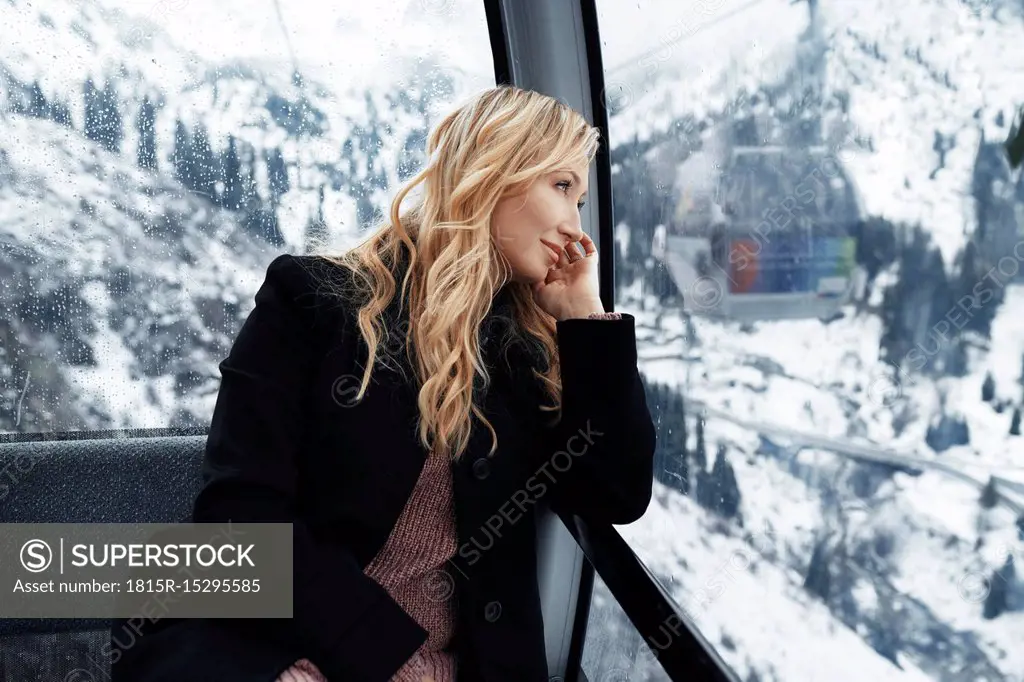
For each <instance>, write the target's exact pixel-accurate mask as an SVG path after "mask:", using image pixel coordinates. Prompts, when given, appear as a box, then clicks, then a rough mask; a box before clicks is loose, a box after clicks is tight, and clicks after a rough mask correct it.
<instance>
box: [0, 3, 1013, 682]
mask: <svg viewBox="0 0 1024 682" xmlns="http://www.w3.org/2000/svg"><path fill="white" fill-rule="evenodd" d="M879 17H884V21H879ZM1022 34H1024V7H1022V6H1021V5H1020V3H1015V2H1010V1H1006V2H1002V1H993V2H968V1H965V0H907V1H906V2H903V3H892V2H887V1H885V0H859V1H858V2H843V1H842V0H807V1H805V2H794V1H792V0H753V1H751V2H739V1H738V0H737V1H736V2H733V1H732V0H723V1H721V2H709V1H707V0H673V1H669V0H638V1H637V2H628V3H627V2H620V0H514V1H513V0H398V1H397V2H395V1H391V2H383V1H381V0H366V1H365V2H361V3H334V4H333V5H332V4H327V5H324V4H305V3H298V2H292V1H290V0H273V1H272V2H267V3H256V4H253V3H248V2H247V3H243V2H242V1H241V0H219V1H218V2H216V3H161V2H154V3H145V2H142V3H140V2H129V1H127V0H90V1H89V2H73V1H71V0H33V1H32V2H28V0H8V1H7V2H0V36H2V39H0V308H2V310H3V312H2V314H0V470H2V471H3V476H2V478H0V521H2V522H3V523H4V524H5V526H4V532H3V533H0V538H4V539H6V545H5V547H4V551H5V552H6V553H5V555H4V557H5V559H6V560H0V576H2V583H3V584H2V585H0V587H2V589H3V590H5V592H4V596H3V598H0V682H101V681H103V680H110V679H111V677H110V676H111V666H112V663H116V661H115V660H114V659H115V658H117V657H120V656H123V655H131V649H132V647H133V643H134V642H135V641H136V640H135V637H136V636H137V635H138V634H139V632H140V631H142V630H146V629H148V628H151V627H154V626H157V624H158V622H159V620H160V619H161V617H162V614H163V615H166V612H165V611H162V610H161V608H156V607H154V604H156V602H153V603H152V604H150V605H149V606H148V607H147V608H145V609H140V610H139V611H137V612H136V611H132V612H131V613H122V612H120V611H117V610H116V605H115V604H114V603H113V601H104V599H105V596H104V595H100V594H93V595H81V594H78V595H73V596H74V598H72V595H60V594H57V595H49V594H42V593H39V594H32V595H29V594H25V593H24V592H25V591H24V585H23V586H22V590H21V591H19V589H18V587H17V585H18V581H22V583H32V584H41V583H43V582H45V581H47V580H49V579H50V578H53V579H54V580H56V581H58V582H59V581H60V576H61V575H63V574H62V573H59V572H58V571H63V570H65V569H66V565H65V564H64V563H59V564H58V563H56V562H54V561H52V559H53V558H54V553H53V550H54V548H50V547H49V545H46V546H47V547H48V548H49V549H50V554H49V555H46V554H45V552H44V551H43V544H44V543H42V540H41V538H43V537H50V536H49V535H46V534H47V533H51V532H56V531H55V528H57V527H56V526H51V525H37V524H86V527H88V528H95V529H96V530H97V532H99V531H100V529H101V526H99V525H98V524H117V526H118V527H121V525H122V524H132V525H133V527H134V526H138V525H139V524H166V525H169V526H171V527H173V528H178V527H181V528H184V527H186V526H187V522H188V521H189V519H190V518H191V514H192V510H193V503H194V502H195V501H196V497H197V494H198V491H199V490H200V488H201V485H202V482H203V476H202V469H201V467H202V464H203V460H204V452H205V451H206V448H207V447H208V446H209V442H208V440H209V436H210V433H211V428H210V427H211V415H212V414H213V409H214V405H215V401H216V398H217V395H218V388H219V386H220V384H221V381H222V374H221V373H220V371H219V366H220V363H221V362H222V361H223V360H224V359H225V358H226V357H227V355H228V352H229V351H230V349H231V348H232V344H233V343H234V341H235V340H236V338H238V336H239V333H240V330H241V329H242V328H243V323H245V322H246V320H247V319H248V318H249V316H250V314H251V312H252V311H253V309H254V305H255V301H254V297H255V294H256V292H257V290H258V288H259V285H260V283H261V281H262V279H263V276H264V274H265V273H266V271H267V267H268V265H269V264H270V263H271V262H272V261H273V260H274V259H275V258H276V257H278V256H279V255H281V254H284V253H289V254H307V253H312V252H313V251H314V250H317V249H320V250H323V249H326V250H327V251H328V252H333V253H340V252H341V251H342V250H344V249H347V248H350V247H352V246H354V245H356V244H358V243H360V242H361V241H362V240H363V239H365V238H366V237H367V236H368V234H369V230H370V228H372V227H373V226H375V225H378V224H379V222H380V220H381V219H382V218H383V217H384V216H387V215H388V214H389V213H388V212H389V210H390V205H389V199H390V197H391V196H393V193H394V192H395V191H396V189H397V188H398V187H399V186H400V185H401V184H402V183H404V182H405V181H406V180H407V179H409V178H410V177H412V176H414V175H415V174H416V173H417V172H418V171H419V170H420V169H422V168H423V167H424V166H425V164H426V163H427V161H428V158H427V147H426V144H427V135H428V132H429V131H430V130H432V129H433V128H434V126H436V125H437V124H438V123H439V121H440V120H441V118H442V117H443V116H444V115H445V114H446V113H447V112H449V111H451V110H452V109H453V108H454V107H455V106H456V105H457V104H458V103H460V102H463V101H466V99H467V98H469V97H471V96H472V95H473V94H474V93H477V92H479V91H481V90H482V89H485V88H490V87H492V86H494V85H497V84H512V85H516V86H519V87H521V88H525V89H529V90H535V91H537V92H540V93H543V94H545V95H550V96H552V97H555V98H557V99H559V100H560V101H562V102H563V103H565V104H567V105H569V106H570V107H572V108H573V109H575V110H576V111H578V112H580V113H581V114H582V115H583V116H584V117H585V118H586V120H587V121H588V122H589V123H590V124H591V125H593V126H595V127H596V128H597V129H598V130H599V132H600V138H601V139H600V142H601V144H600V147H599V149H598V151H597V154H596V157H595V159H594V161H593V163H592V164H591V165H590V168H589V177H588V178H587V183H586V184H587V185H588V187H589V193H588V197H587V199H586V202H585V203H583V202H581V203H582V205H581V206H580V207H579V209H578V210H579V214H580V223H581V227H582V229H583V231H584V232H585V233H586V234H587V235H588V236H589V237H590V238H591V239H592V240H593V242H594V245H595V247H596V249H597V251H598V252H599V253H600V254H601V257H600V259H599V261H598V264H597V266H596V268H597V275H598V280H599V283H600V297H601V302H602V304H603V308H604V310H605V311H616V312H621V313H628V314H629V315H630V316H632V321H631V322H630V324H631V325H633V329H634V330H635V336H636V344H637V349H636V356H637V357H636V362H637V369H638V372H639V376H640V378H641V379H642V383H643V395H644V399H645V401H646V406H647V409H648V410H649V411H650V415H651V420H652V422H653V424H654V428H655V431H656V437H657V438H656V440H657V443H656V446H655V449H654V472H653V488H652V490H651V500H650V504H649V505H648V507H647V508H646V509H645V511H644V513H643V515H642V517H641V518H639V519H637V520H635V521H634V522H632V523H626V524H616V525H612V524H600V523H594V522H592V521H590V520H588V519H587V518H583V517H580V516H578V515H576V514H573V513H565V512H564V511H556V510H552V509H551V507H550V505H548V504H546V502H545V501H544V500H540V504H539V507H538V510H537V514H538V516H537V519H538V525H537V530H536V552H537V562H536V572H537V581H538V585H539V596H538V599H539V602H540V605H541V610H542V614H543V639H544V651H545V655H546V666H547V676H546V679H547V680H565V681H573V682H582V681H584V680H590V681H592V682H613V681H614V682H626V681H634V682H641V681H643V682H653V681H661V680H686V681H688V682H689V681H696V680H700V681H704V680H716V681H722V682H725V681H727V680H728V681H734V682H740V681H742V682H755V681H760V682H767V681H768V680H775V681H780V682H781V681H784V682H811V681H819V680H827V681H828V682H847V681H849V682H862V681H863V680H872V682H910V681H911V680H912V681H914V682H919V681H921V680H936V681H938V680H942V681H943V682H947V681H952V680H971V681H972V682H976V681H979V680H985V681H986V682H996V681H1006V682H1010V681H1014V680H1015V681H1017V682H1020V681H1021V680H1024V650H1022V648H1021V647H1020V642H1022V641H1024V582H1022V581H1024V572H1022V571H1021V570H1020V566H1019V565H1018V561H1019V560H1020V557H1022V556H1024V492H1022V491H1024V463H1022V461H1021V458H1020V453H1021V452H1024V449H1022V448H1024V440H1022V436H1021V411H1022V408H1024V380H1022V379H1021V377H1022V376H1024V341H1022V340H1024V329H1022V327H1021V323H1020V320H1022V319H1024V314H1022V313H1024V284H1022V282H1024V277H1022V275H1021V272H1022V271H1024V269H1022V267H1021V263H1022V262H1024V247H1022V246H1021V244H1022V243H1024V242H1022V240H1024V192H1022V191H1021V188H1022V187H1024V178H1022V177H1021V170H1020V168H1019V167H1017V165H1016V164H1017V163H1018V162H1019V155H1016V156H1015V155H1014V154H1008V151H1007V150H1014V149H1017V148H1018V147H1019V143H1013V142H1007V140H1012V139H1013V137H1014V135H1015V134H1016V132H1015V131H1016V130H1017V126H1019V122H1020V120H1021V114H1020V113H1019V111H1020V107H1021V104H1022V100H1021V98H1024V87H1022V84H1021V81H1020V73H1021V72H1022V70H1024V54H1022V53H1021V52H1020V50H1019V49H1018V48H1019V46H1020V45H1021V44H1022V41H1021V36H1022ZM737 122H739V123H737ZM1015 145H1016V146H1015ZM573 201H574V202H575V198H573ZM572 210H573V211H576V210H577V209H576V206H573V207H572ZM573 215H575V213H573ZM257 317H258V316H257ZM736 322H741V323H756V324H739V325H737V324H735V323H736ZM594 324H600V322H595V323H594ZM564 365H565V363H563V366H564ZM608 370H609V368H607V367H601V366H594V367H593V368H592V371H593V372H597V373H600V372H602V371H608ZM332 390H334V389H333V388H332ZM371 392H372V389H371ZM381 457H382V458H386V457H388V453H387V452H382V453H381ZM583 457H586V454H585V453H584V455H583ZM484 475H486V474H484ZM478 478H481V480H482V476H479V477H478ZM279 483H280V481H279ZM507 522H508V524H509V526H512V525H514V523H515V521H514V520H513V519H512V518H511V517H510V518H509V519H508V520H507ZM161 527H163V526H161ZM60 528H62V529H64V526H60ZM61 532H65V531H64V530H62V531H61ZM66 532H67V533H72V534H73V533H83V532H85V531H83V530H82V527H81V526H74V527H71V526H69V527H67V529H66ZM33 533H35V535H33ZM62 537H63V536H62ZM68 537H69V538H71V535H69V536H68ZM63 547H64V546H63V545H61V546H60V548H61V550H60V551H61V552H63ZM274 554H276V555H277V556H278V558H281V557H284V558H285V559H287V557H288V556H290V552H289V551H288V549H287V545H285V544H282V545H281V546H280V548H278V549H277V550H275V552H274ZM63 556H64V555H63V553H61V554H60V557H62V558H63ZM47 557H49V558H47ZM58 566H59V568H58ZM81 579H82V580H83V581H85V580H88V577H82V578H81ZM494 590H495V592H494V595H495V596H494V597H493V599H492V600H491V601H489V602H488V603H487V604H483V603H481V604H480V605H479V609H477V610H478V611H479V613H476V611H474V612H473V613H474V614H475V615H474V616H473V620H472V622H469V621H467V622H465V623H460V627H462V628H488V627H491V628H496V627H499V626H500V627H509V626H510V624H509V623H508V622H503V621H502V618H504V619H505V620H506V621H507V620H508V618H509V616H508V614H509V613H511V612H513V610H512V609H510V608H509V606H510V605H509V604H507V603H506V604H505V608H504V609H502V608H501V606H502V605H501V601H502V598H503V597H502V596H501V587H500V586H496V587H495V588H494ZM107 596H109V595H107ZM326 596H327V595H325V597H326ZM36 597H38V599H37V598H36ZM51 597H55V599H52V600H49V601H48V599H50V598H51ZM65 597H66V598H65ZM87 597H88V598H87ZM90 598H94V599H93V601H89V599H90ZM117 603H118V604H120V603H121V602H120V601H118V602H117ZM197 603H198V602H197ZM165 606H166V604H165ZM472 608H476V606H475V605H474V606H473V607H472ZM476 616H479V618H477V617H476ZM206 617H207V618H209V620H210V622H216V621H217V620H219V618H221V617H230V616H226V615H225V614H209V615H208V616H206ZM118 628H120V629H118ZM460 632H462V633H463V634H462V635H460V636H467V637H469V636H475V635H474V633H473V632H471V631H470V632H465V631H460ZM114 640H117V642H116V643H117V646H116V647H115V646H114ZM260 654H261V652H258V651H253V652H252V655H253V657H254V660H255V659H256V658H258V656H259V655H260ZM182 655H183V656H184V655H187V654H185V653H183V654H182ZM468 669H469V667H466V670H468ZM491 670H492V672H491V673H489V675H490V676H488V675H485V676H484V677H480V678H479V679H480V680H481V681H482V680H484V679H487V680H492V679H493V680H497V679H511V678H509V677H508V676H507V675H506V676H504V677H501V675H500V673H497V672H494V671H493V669H491ZM237 674H239V675H241V674H242V673H240V672H238V673H237ZM210 675H211V676H210V677H209V678H207V679H209V680H211V681H212V680H213V679H218V680H220V679H222V677H221V676H220V673H217V672H213V671H211V673H210ZM536 676H537V677H538V678H541V679H545V678H544V676H541V675H536ZM251 677H252V682H257V678H259V682H275V680H273V679H270V678H269V677H268V678H267V679H264V678H263V677H261V676H259V675H254V676H251ZM384 677H385V676H384V675H378V676H376V677H374V676H373V675H364V676H363V677H359V676H354V677H353V678H352V679H350V680H345V682H356V679H357V678H358V682H386V680H385V679H384ZM378 678H380V679H378ZM153 679H156V678H153ZM160 679H167V678H160ZM246 679H249V678H246ZM472 679H473V680H476V679H478V678H472ZM457 680H458V682H471V680H470V678H469V677H468V676H467V674H466V673H465V672H463V673H462V674H461V676H459V677H458V678H457ZM329 682H339V681H338V680H336V679H334V678H332V679H330V680H329ZM435 682H440V680H436V681H435ZM453 682H454V681H453ZM530 682H540V679H537V680H530Z"/></svg>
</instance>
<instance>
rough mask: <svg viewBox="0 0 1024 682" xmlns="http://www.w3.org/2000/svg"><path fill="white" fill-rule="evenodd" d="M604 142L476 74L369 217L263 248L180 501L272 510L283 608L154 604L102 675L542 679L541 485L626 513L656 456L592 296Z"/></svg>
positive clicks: (626, 339)
mask: <svg viewBox="0 0 1024 682" xmlns="http://www.w3.org/2000/svg"><path fill="white" fill-rule="evenodd" d="M598 143H599V141H598V132H597V131H596V130H595V129H594V128H593V127H591V126H589V125H588V124H587V123H586V121H585V120H584V119H583V118H582V117H581V116H580V115H579V114H578V113H576V112H574V111H573V110H572V109H570V108H569V107H567V106H565V105H563V104H562V103H560V102H558V101H557V100H555V99H553V98H550V97H547V96H544V95H540V94H538V93H535V92H530V91H525V90H521V89H518V88H514V87H508V86H501V87H496V88H492V89H489V90H486V91H484V92H482V93H480V94H479V95H478V96H476V97H475V98H473V99H472V100H471V101H468V102H467V103H466V104H464V105H463V106H461V107H459V108H458V109H456V110H455V111H453V112H452V113H451V114H449V115H448V116H447V117H446V118H445V119H444V120H443V121H441V123H440V124H439V125H438V126H437V128H436V129H434V130H433V131H432V133H431V135H430V138H429V141H428V153H429V160H428V164H427V166H426V167H425V168H424V169H423V171H422V172H421V173H419V174H418V175H417V176H415V177H414V178H412V180H411V181H410V182H409V183H408V184H407V185H406V186H405V187H404V188H402V190H401V191H400V192H399V193H398V195H397V197H396V198H395V200H394V202H393V203H392V206H391V212H390V216H389V219H388V220H387V221H386V223H385V224H384V225H383V226H382V227H381V228H380V229H378V230H376V231H375V232H374V233H373V234H372V236H371V237H370V238H369V239H368V240H366V241H365V242H364V243H362V244H361V245H359V246H358V247H356V248H355V249H353V250H351V251H349V252H347V253H345V254H342V255H340V256H333V257H332V256H290V255H282V256H279V257H278V258H276V259H275V260H274V261H273V262H272V263H271V264H270V266H269V268H268V270H267V276H266V280H265V282H264V283H263V285H262V286H261V288H260V290H259V292H258V293H257V294H256V307H255V309H254V310H253V312H252V313H251V314H250V316H249V318H248V319H247V320H246V322H245V324H244V325H243V327H242V329H241V331H240V332H239V335H238V337H237V339H236V340H235V343H234V345H233V346H232V349H231V352H230V354H229V356H228V358H227V359H226V360H224V361H223V362H222V363H221V365H220V369H221V373H222V377H223V378H222V383H221V387H220V392H219V394H218V397H217V404H216V407H215V409H214V415H213V420H212V423H211V428H210V434H209V437H208V440H207V446H206V454H205V459H204V465H203V481H204V485H203V488H202V490H201V492H200V493H199V495H198V497H197V499H196V501H195V506H194V513H193V520H194V521H195V522H223V521H226V520H228V519H230V520H232V521H235V522H272V521H278V522H280V521H287V522H291V523H292V524H293V529H294V535H293V543H294V544H293V553H294V559H293V572H294V573H293V575H294V606H293V618H292V619H291V620H265V621H258V622H257V621H250V620H242V619H211V620H183V621H178V622H174V624H173V625H171V626H168V625H167V624H163V625H161V626H160V629H159V630H157V631H156V633H155V634H151V633H146V636H145V637H143V638H141V639H140V640H139V641H138V642H133V643H132V644H131V645H130V646H121V647H120V649H119V650H118V652H117V653H118V655H117V657H116V658H117V662H116V663H115V665H114V666H113V669H114V680H115V682H116V680H118V679H125V680H127V679H131V680H153V681H155V680H168V681H170V680H176V681H177V680H181V681H184V680H189V682H194V681H200V680H210V681H211V682H212V681H213V680H217V681H218V682H222V681H225V680H226V681H228V682H231V681H232V680H237V681H238V682H243V681H245V682H257V681H259V682H274V681H275V680H277V681H279V682H308V681H310V680H318V681H322V680H325V679H326V680H329V681H330V682H364V681H365V682H387V681H388V680H393V681H399V682H406V681H412V680H415V681H416V682H421V681H422V680H434V681H435V682H454V681H455V680H458V681H459V682H471V681H476V680H481V681H482V680H488V681H500V680H508V681H509V682H512V681H514V682H524V681H525V682H530V681H536V682H542V681H545V680H547V679H548V674H547V666H546V657H545V650H544V636H543V623H542V619H541V610H540V599H539V590H538V584H537V575H536V554H535V515H536V512H535V509H536V506H537V504H538V503H541V504H544V505H548V506H550V507H551V508H553V509H555V510H564V511H567V512H570V513H574V514H578V515H580V516H581V517H583V518H586V519H587V520H590V521H592V522H595V523H630V522H632V521H634V520H636V519H638V518H640V517H641V516H642V515H643V513H644V511H645V510H646V508H647V505H648V503H649V502H650V498H651V487H652V479H653V471H652V468H653V453H654V441H655V438H654V426H653V424H652V422H651V418H650V414H649V412H648V409H647V406H646V402H645V398H644V389H643V385H642V383H641V380H640V376H639V373H638V371H637V364H636V339H635V335H634V320H633V318H632V317H631V316H630V315H625V314H623V315H619V314H615V313H605V311H604V309H603V307H602V305H601V301H600V298H599V296H598V281H597V250H596V248H595V246H594V243H593V241H591V239H590V238H589V237H588V236H587V235H586V234H585V233H584V232H583V231H582V230H581V229H580V214H579V209H580V207H581V206H582V205H583V202H584V197H585V194H586V192H587V186H586V183H587V177H588V167H589V164H590V163H591V162H592V160H593V157H594V154H595V153H596V149H597V146H598ZM413 190H418V194H417V195H416V197H415V199H412V200H410V203H411V205H410V206H409V207H408V209H407V210H405V211H403V210H402V209H403V204H405V203H406V200H407V199H408V198H410V197H411V193H412V192H413ZM165 620H166V619H165ZM161 638H162V640H161ZM147 640H148V641H147ZM120 675H123V677H120Z"/></svg>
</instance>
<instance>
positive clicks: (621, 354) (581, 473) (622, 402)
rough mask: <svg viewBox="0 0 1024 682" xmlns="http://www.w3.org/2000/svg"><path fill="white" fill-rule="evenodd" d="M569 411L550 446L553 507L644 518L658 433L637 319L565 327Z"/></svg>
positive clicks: (614, 519) (552, 431)
mask: <svg viewBox="0 0 1024 682" xmlns="http://www.w3.org/2000/svg"><path fill="white" fill-rule="evenodd" d="M557 337H558V340H557V343H558V357H559V362H560V364H561V379H562V413H561V419H560V420H559V421H558V423H557V424H556V425H555V426H553V427H550V428H549V432H548V434H547V447H546V448H545V449H544V456H545V457H546V461H545V462H544V463H543V464H542V466H544V467H546V468H547V472H548V473H547V475H548V476H549V477H550V478H552V479H554V483H553V493H552V502H551V507H552V509H554V510H555V511H564V512H568V513H571V514H577V515H579V516H580V517H582V518H584V519H586V520H588V521H592V522H596V523H617V524H625V523H632V522H633V521H636V520H637V519H639V518H640V517H642V516H643V515H644V512H645V511H646V510H647V506H648V505H649V504H650V501H651V493H652V487H653V483H654V445H655V429H654V423H653V421H652V420H651V415H650V412H649V411H648V408H647V400H646V396H645V392H644V386H643V382H642V381H641V379H640V373H639V371H638V369H637V354H636V330H635V320H634V318H633V316H632V315H629V314H625V313H623V314H622V317H621V318H620V319H617V320H614V319H570V320H561V321H559V322H558V323H557Z"/></svg>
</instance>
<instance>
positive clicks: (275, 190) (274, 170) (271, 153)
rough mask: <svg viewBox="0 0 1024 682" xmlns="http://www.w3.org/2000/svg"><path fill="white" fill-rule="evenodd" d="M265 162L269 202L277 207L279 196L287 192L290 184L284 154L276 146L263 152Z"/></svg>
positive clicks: (279, 201) (279, 200)
mask: <svg viewBox="0 0 1024 682" xmlns="http://www.w3.org/2000/svg"><path fill="white" fill-rule="evenodd" d="M264 153H265V155H266V163H267V181H268V183H269V185H270V204H271V205H272V206H273V207H274V208H277V206H278V205H280V203H281V197H283V196H284V195H285V194H287V193H288V190H289V189H291V184H290V183H289V182H288V167H287V166H286V165H285V162H284V154H282V153H281V150H280V149H278V148H276V147H275V148H273V149H268V150H266V151H265V152H264Z"/></svg>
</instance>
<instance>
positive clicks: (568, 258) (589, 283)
mask: <svg viewBox="0 0 1024 682" xmlns="http://www.w3.org/2000/svg"><path fill="white" fill-rule="evenodd" d="M576 244H579V245H580V246H582V247H583V253H582V254H581V253H580V252H579V249H578V248H577V246H576ZM533 300H535V301H536V302H537V305H539V306H540V307H541V309H542V310H544V312H546V313H548V314H549V315H551V316H552V317H554V318H555V319H556V320H566V319H569V318H573V317H586V316H587V315H589V314H590V313H603V312H604V306H603V305H602V304H601V293H600V290H599V288H598V279H597V247H596V246H595V245H594V240H593V239H591V238H590V236H589V235H588V234H587V233H585V232H584V233H583V237H582V238H581V239H580V241H578V242H573V243H572V244H570V245H569V246H568V247H566V248H564V249H562V256H561V258H559V259H558V262H557V263H556V264H555V265H554V266H553V267H552V268H551V270H549V271H548V275H547V277H546V278H545V279H544V281H543V282H537V283H536V284H534V285H533Z"/></svg>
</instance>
